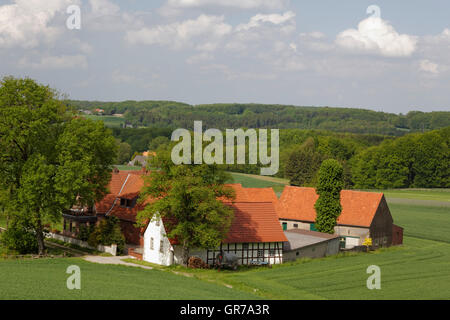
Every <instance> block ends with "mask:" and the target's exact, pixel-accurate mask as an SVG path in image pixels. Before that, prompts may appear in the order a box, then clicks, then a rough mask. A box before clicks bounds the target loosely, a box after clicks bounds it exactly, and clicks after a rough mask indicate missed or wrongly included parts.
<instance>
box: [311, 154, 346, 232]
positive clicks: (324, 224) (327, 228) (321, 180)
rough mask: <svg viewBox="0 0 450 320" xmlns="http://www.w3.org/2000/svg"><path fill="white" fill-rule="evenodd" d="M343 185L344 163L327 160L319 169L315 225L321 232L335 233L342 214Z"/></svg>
mask: <svg viewBox="0 0 450 320" xmlns="http://www.w3.org/2000/svg"><path fill="white" fill-rule="evenodd" d="M342 187H343V169H342V165H341V164H340V163H339V162H338V161H336V160H334V159H328V160H325V161H324V162H323V163H322V165H321V166H320V169H319V176H318V184H317V193H318V194H319V198H318V199H317V201H316V204H315V205H314V208H315V209H316V222H315V227H316V229H317V230H318V231H320V232H325V233H334V227H335V226H336V220H337V218H338V217H339V215H340V214H341V211H342V206H341V199H340V198H341V190H342Z"/></svg>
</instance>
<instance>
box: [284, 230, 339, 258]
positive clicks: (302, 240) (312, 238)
mask: <svg viewBox="0 0 450 320" xmlns="http://www.w3.org/2000/svg"><path fill="white" fill-rule="evenodd" d="M284 234H285V236H286V238H287V240H288V241H287V242H285V243H284V246H283V260H284V261H294V260H297V259H300V258H322V257H326V256H330V255H334V254H337V253H338V252H339V236H338V235H336V234H327V233H322V232H316V231H309V230H302V229H291V230H287V231H284Z"/></svg>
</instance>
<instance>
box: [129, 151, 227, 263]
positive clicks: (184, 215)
mask: <svg viewBox="0 0 450 320" xmlns="http://www.w3.org/2000/svg"><path fill="white" fill-rule="evenodd" d="M152 166H153V167H156V168H159V170H155V171H152V172H151V174H150V175H149V176H148V177H147V178H146V185H145V187H144V190H143V192H142V193H141V200H140V201H145V200H147V199H148V198H151V199H155V201H154V202H152V203H150V204H148V205H147V206H146V208H145V209H144V210H143V211H141V212H139V214H138V220H139V221H140V223H141V224H145V221H149V220H151V219H160V218H162V219H163V220H164V222H165V227H166V231H167V232H168V234H167V236H168V237H169V238H172V239H176V240H177V241H178V243H179V245H180V246H181V247H182V248H183V260H184V263H185V264H186V265H187V262H188V258H189V251H190V250H191V249H192V248H205V249H207V248H216V247H217V246H218V245H219V244H220V243H221V241H222V240H223V239H225V237H226V234H227V232H228V230H229V228H230V225H231V222H232V219H233V211H232V209H231V208H230V207H227V206H226V205H224V204H223V203H222V202H221V201H220V200H219V199H218V198H220V197H224V198H228V199H232V198H233V197H234V194H233V190H232V189H231V188H228V187H226V186H224V183H225V181H227V179H228V178H229V177H228V175H227V174H226V173H225V172H224V171H223V170H222V169H220V168H219V167H218V166H216V165H175V164H173V162H172V160H171V159H170V150H168V149H165V148H160V149H158V151H157V156H156V157H155V158H154V159H153V163H152Z"/></svg>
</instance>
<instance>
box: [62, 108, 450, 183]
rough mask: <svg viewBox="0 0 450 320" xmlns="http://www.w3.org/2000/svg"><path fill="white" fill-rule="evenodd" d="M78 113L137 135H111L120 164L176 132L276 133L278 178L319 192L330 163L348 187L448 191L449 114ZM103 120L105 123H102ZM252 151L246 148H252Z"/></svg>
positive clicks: (253, 168) (256, 168)
mask: <svg viewBox="0 0 450 320" xmlns="http://www.w3.org/2000/svg"><path fill="white" fill-rule="evenodd" d="M68 104H69V105H70V106H72V107H73V108H76V109H77V110H91V111H94V110H95V109H97V108H99V109H103V110H104V113H103V114H104V115H113V114H122V115H123V116H122V117H123V118H124V119H125V120H126V121H127V123H131V124H133V125H134V126H136V127H138V128H120V127H113V128H111V130H112V132H113V135H114V137H115V138H116V139H117V141H118V143H120V148H119V159H120V160H119V161H118V163H119V164H123V163H125V162H127V161H129V159H130V158H132V156H133V155H136V154H138V153H139V152H143V151H145V150H149V149H150V150H156V149H157V148H158V147H159V146H160V145H163V144H167V143H168V142H169V139H170V136H171V133H172V131H173V130H174V129H176V128H186V129H192V126H193V123H194V120H202V122H203V126H204V130H205V129H207V128H218V129H226V128H239V127H242V128H279V129H280V169H279V171H278V173H277V176H278V177H282V178H287V179H289V180H290V183H291V184H292V185H297V186H315V185H316V183H317V172H318V169H319V167H320V165H321V163H322V162H323V161H324V160H326V159H336V160H338V161H339V162H340V163H341V164H342V166H343V168H344V179H345V187H346V188H358V189H372V188H376V189H384V188H413V187H414V188H449V187H450V150H449V145H450V112H429V113H424V112H419V111H411V112H409V113H408V114H406V115H402V114H399V115H397V114H390V113H383V112H375V111H370V110H362V109H346V108H327V107H294V106H282V105H257V104H214V105H198V106H190V105H188V104H183V103H178V102H170V101H140V102H137V101H125V102H87V101H69V102H68ZM100 119H101V117H100ZM247 152H248V145H247ZM225 166H226V169H227V170H228V171H232V172H242V173H251V174H259V172H260V167H261V165H260V164H257V165H250V164H243V165H237V164H235V165H225Z"/></svg>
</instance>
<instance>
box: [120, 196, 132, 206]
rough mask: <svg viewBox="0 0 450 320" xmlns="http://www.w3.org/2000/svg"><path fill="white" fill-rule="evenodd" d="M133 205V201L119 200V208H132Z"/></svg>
mask: <svg viewBox="0 0 450 320" xmlns="http://www.w3.org/2000/svg"><path fill="white" fill-rule="evenodd" d="M134 203H135V202H134V201H133V199H126V198H120V206H121V207H126V208H133V207H134Z"/></svg>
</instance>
